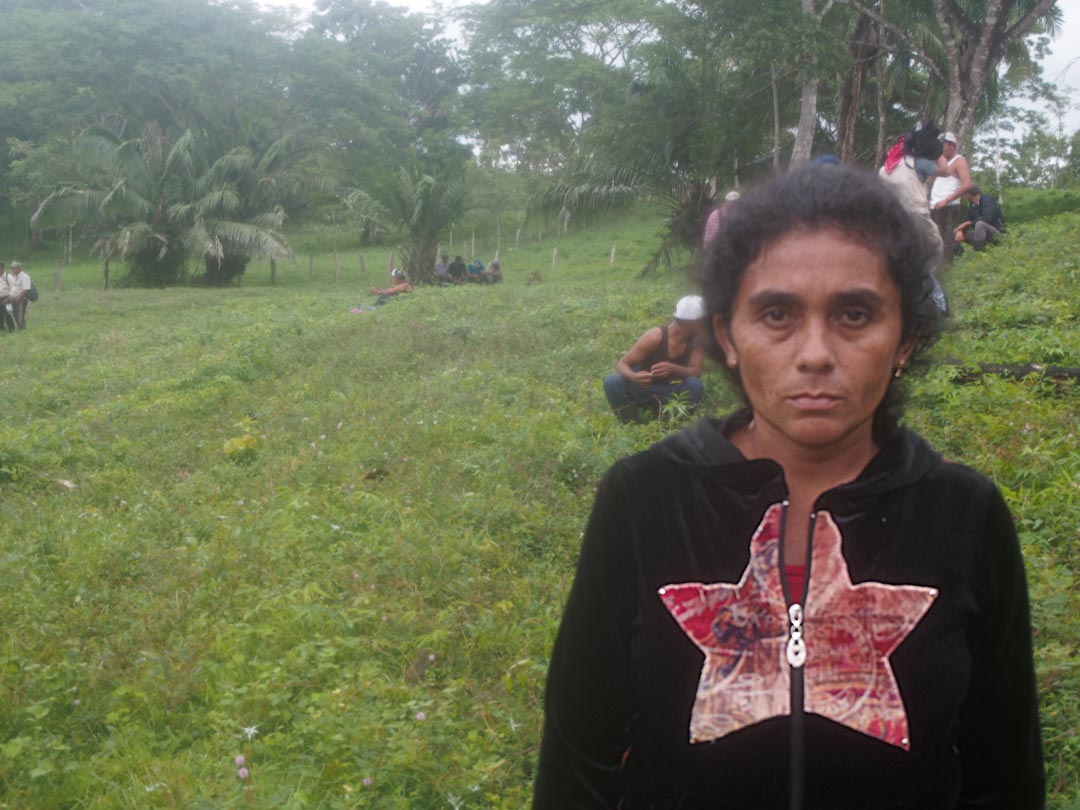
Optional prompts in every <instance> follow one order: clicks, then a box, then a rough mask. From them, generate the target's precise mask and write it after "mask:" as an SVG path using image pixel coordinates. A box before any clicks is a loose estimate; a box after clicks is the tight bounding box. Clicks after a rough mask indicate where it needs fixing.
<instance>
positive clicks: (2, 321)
mask: <svg viewBox="0 0 1080 810" xmlns="http://www.w3.org/2000/svg"><path fill="white" fill-rule="evenodd" d="M10 306H11V286H10V285H9V284H8V275H7V273H6V272H4V263H3V262H0V333H2V332H3V331H4V329H7V330H8V331H9V332H14V331H15V318H14V317H12V315H11V313H10V312H8V307H10ZM12 309H14V307H12Z"/></svg>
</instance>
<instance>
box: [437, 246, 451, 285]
mask: <svg viewBox="0 0 1080 810" xmlns="http://www.w3.org/2000/svg"><path fill="white" fill-rule="evenodd" d="M435 281H436V282H437V283H438V284H449V283H450V254H449V253H444V254H442V255H441V256H440V257H439V260H438V261H437V262H435Z"/></svg>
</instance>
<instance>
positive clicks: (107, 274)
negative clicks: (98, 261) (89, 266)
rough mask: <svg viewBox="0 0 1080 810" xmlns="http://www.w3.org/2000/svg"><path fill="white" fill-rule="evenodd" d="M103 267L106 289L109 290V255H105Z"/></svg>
mask: <svg viewBox="0 0 1080 810" xmlns="http://www.w3.org/2000/svg"><path fill="white" fill-rule="evenodd" d="M103 269H104V270H105V289H106V290H107V289H109V258H108V257H107V256H106V257H105V267H104V268H103Z"/></svg>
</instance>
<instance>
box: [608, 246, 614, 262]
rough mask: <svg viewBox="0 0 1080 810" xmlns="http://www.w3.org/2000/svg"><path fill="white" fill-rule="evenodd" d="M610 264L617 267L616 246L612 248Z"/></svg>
mask: <svg viewBox="0 0 1080 810" xmlns="http://www.w3.org/2000/svg"><path fill="white" fill-rule="evenodd" d="M609 264H610V265H611V266H612V267H614V266H615V246H614V245H612V246H611V261H610V262H609Z"/></svg>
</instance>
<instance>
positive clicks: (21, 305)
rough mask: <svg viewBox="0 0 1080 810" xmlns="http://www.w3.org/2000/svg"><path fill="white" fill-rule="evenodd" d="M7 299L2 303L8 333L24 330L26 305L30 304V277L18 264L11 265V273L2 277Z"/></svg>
mask: <svg viewBox="0 0 1080 810" xmlns="http://www.w3.org/2000/svg"><path fill="white" fill-rule="evenodd" d="M4 279H5V281H6V282H7V293H6V295H7V298H6V300H5V302H4V322H5V323H6V324H7V327H8V331H9V332H12V331H14V330H15V329H16V328H18V329H25V328H26V305H27V304H29V303H30V287H31V286H32V282H31V281H30V276H29V274H27V273H24V272H23V269H22V265H21V264H19V263H18V262H12V263H11V272H10V273H8V274H7V275H5V276H4Z"/></svg>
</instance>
